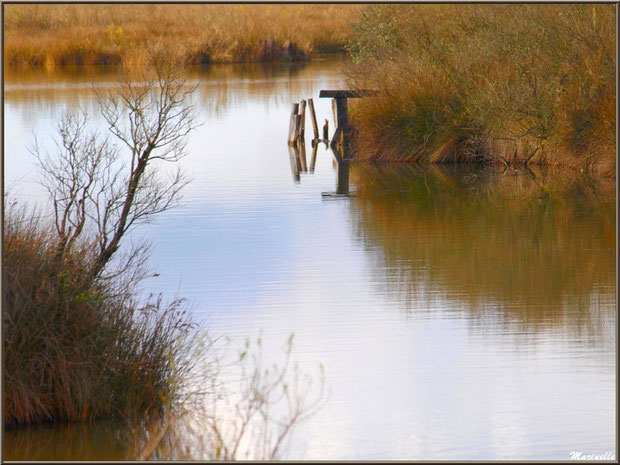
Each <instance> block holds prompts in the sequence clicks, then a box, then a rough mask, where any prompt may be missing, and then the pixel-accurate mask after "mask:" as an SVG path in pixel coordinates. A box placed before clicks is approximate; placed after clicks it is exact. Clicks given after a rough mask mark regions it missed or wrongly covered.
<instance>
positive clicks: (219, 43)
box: [4, 4, 363, 67]
mask: <svg viewBox="0 0 620 465" xmlns="http://www.w3.org/2000/svg"><path fill="white" fill-rule="evenodd" d="M362 8H363V6H360V5H310V4H308V5H251V4H247V5H216V4H211V5H187V4H186V5H179V4H155V5H131V4H107V5H106V4H99V5H71V4H56V5H45V4H29V5H5V6H4V12H5V24H4V31H5V45H4V47H5V48H4V60H5V65H6V66H9V67H19V66H34V67H41V66H46V67H53V66H56V65H67V64H76V65H82V64H119V63H122V64H123V65H126V66H134V65H135V66H139V65H141V64H143V62H144V57H145V51H146V50H147V49H148V48H149V47H151V46H153V45H158V46H161V47H163V48H166V49H168V50H170V51H174V52H175V53H179V54H181V55H182V57H183V58H185V59H187V60H189V61H190V62H193V63H200V64H204V63H210V62H240V61H276V60H303V59H306V58H308V56H309V54H311V53H313V52H330V51H342V49H343V46H344V44H345V42H346V40H347V39H348V38H349V33H350V28H349V23H350V22H352V21H355V20H356V19H357V17H358V15H359V12H360V11H361V9H362Z"/></svg>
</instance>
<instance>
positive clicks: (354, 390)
mask: <svg viewBox="0 0 620 465" xmlns="http://www.w3.org/2000/svg"><path fill="white" fill-rule="evenodd" d="M339 66H340V65H339V63H338V62H332V61H322V62H316V63H310V64H308V65H302V66H296V67H290V66H284V65H281V66H262V65H229V66H214V67H211V68H208V69H205V70H202V71H200V72H199V71H196V72H195V73H193V74H192V76H191V79H192V80H193V81H195V82H196V83H198V84H199V87H198V91H197V93H196V98H195V103H196V106H197V108H198V109H199V113H200V119H201V120H202V121H203V122H204V125H202V126H201V127H200V128H198V129H197V130H196V131H195V132H194V133H193V134H192V136H191V140H190V144H189V151H190V153H189V156H188V157H187V158H185V159H184V160H182V162H181V166H182V167H183V168H184V169H185V170H186V171H187V172H189V173H190V174H191V175H192V177H193V182H192V183H191V185H189V186H188V187H187V189H186V190H185V194H184V201H183V205H182V206H181V207H179V208H177V209H175V210H172V211H169V212H167V213H165V214H162V215H161V216H159V217H158V218H157V220H156V221H155V222H153V223H152V224H150V225H144V226H141V227H140V228H139V229H137V230H136V231H135V232H134V236H135V238H137V239H147V240H149V241H150V242H151V243H152V244H153V255H152V258H151V264H152V267H153V268H154V269H155V270H156V271H157V272H159V273H160V276H159V277H156V278H152V279H150V280H148V281H146V282H145V285H144V289H145V292H149V291H152V292H163V293H164V295H165V296H167V297H169V298H171V297H174V296H176V295H179V296H184V297H187V298H188V299H189V300H190V302H191V303H192V308H193V309H194V314H195V318H196V319H198V320H201V321H204V322H205V324H206V325H207V326H208V328H209V329H210V331H211V332H212V333H213V334H225V335H229V336H231V337H233V338H234V340H235V341H242V340H243V339H244V338H246V337H251V338H255V337H256V336H257V335H258V334H259V332H261V331H262V338H263V341H264V345H265V353H266V357H267V358H269V357H273V358H274V359H276V358H277V357H278V354H280V353H281V350H280V349H281V347H282V345H283V343H284V341H285V340H286V338H287V337H288V336H289V335H290V334H291V333H294V334H295V345H294V352H293V358H294V359H295V360H297V361H298V362H299V363H300V365H301V366H302V367H303V368H304V369H308V370H309V371H312V370H314V369H315V368H316V367H317V366H318V364H319V363H320V364H322V365H323V366H324V368H325V379H326V384H327V386H328V388H329V396H328V401H327V404H326V406H325V407H324V408H323V409H322V410H321V411H320V412H319V413H318V414H316V415H315V416H313V417H312V418H311V419H310V420H309V421H308V422H307V423H305V424H303V425H301V426H300V427H299V428H298V429H297V430H296V431H295V435H294V437H293V440H292V443H291V444H290V447H289V448H288V449H287V451H286V453H285V454H284V456H283V458H286V459H302V458H303V459H358V460H359V459H453V460H454V459H560V460H566V459H568V458H570V455H569V454H570V453H571V452H573V451H580V452H583V453H585V454H588V453H599V454H604V453H606V452H611V453H615V448H616V443H615V437H616V429H615V424H616V416H615V410H616V398H615V397H616V396H615V388H616V375H615V373H616V357H615V353H616V349H615V347H616V332H615V327H616V284H615V278H616V274H615V253H616V246H615V236H616V229H615V221H616V218H615V193H614V186H613V185H612V186H608V185H604V184H603V183H600V182H598V181H594V180H591V179H588V178H585V177H576V178H566V177H555V176H551V175H549V174H545V173H542V172H538V171H534V172H512V171H508V172H505V173H502V172H501V171H499V172H498V171H494V170H483V169H472V168H467V169H465V168H462V167H459V168H436V167H435V168H419V167H402V166H401V167H373V166H353V168H352V171H351V187H352V190H354V191H355V195H354V196H351V197H348V198H329V197H324V196H322V193H323V192H333V191H335V178H336V169H335V167H334V164H333V161H332V156H331V154H330V153H329V152H327V151H326V150H325V149H324V148H323V147H322V146H321V147H320V148H319V149H318V153H317V157H316V163H315V166H314V171H313V172H302V173H301V175H300V176H299V177H298V178H299V179H296V178H297V177H296V176H295V174H294V173H293V172H292V170H291V163H290V158H289V151H288V149H287V145H286V138H287V130H288V118H289V111H290V104H291V103H292V102H297V101H299V100H300V99H302V98H308V97H313V98H314V100H315V105H316V108H317V114H318V118H319V124H320V125H322V121H323V120H324V119H329V121H330V128H332V130H333V127H334V126H333V119H332V116H331V102H329V101H327V100H325V99H320V100H319V99H318V92H319V90H320V89H326V88H338V87H340V86H342V85H343V84H342V82H341V80H340V78H339ZM113 79H114V76H113V75H112V74H109V73H95V72H92V71H91V72H89V73H88V74H86V75H84V74H80V73H77V72H76V73H71V72H68V71H67V72H65V73H61V74H57V75H54V76H46V75H44V74H37V75H28V74H24V75H12V76H9V77H8V79H7V81H6V86H5V103H4V105H5V123H4V124H5V146H4V149H5V152H4V153H5V155H4V157H5V158H4V162H5V189H8V190H9V192H11V193H12V195H13V196H14V197H15V198H17V199H23V200H25V201H27V202H29V203H30V204H33V205H34V204H38V205H40V206H41V207H42V208H44V206H45V201H46V200H45V196H44V195H43V194H42V190H41V188H40V187H38V186H37V184H36V183H35V182H34V180H35V178H36V173H34V172H33V157H32V156H31V155H30V154H29V152H28V150H27V146H28V144H29V143H30V142H31V141H32V140H33V136H32V134H37V136H38V137H39V139H41V140H43V141H44V142H45V143H49V142H50V141H49V136H50V135H51V134H53V130H54V128H53V125H54V122H55V120H56V119H57V118H58V115H59V114H60V112H61V111H62V110H63V109H65V108H71V107H77V106H82V107H84V108H87V109H89V111H90V112H91V113H93V114H96V105H95V103H94V99H93V95H92V92H91V89H90V87H91V83H93V82H94V86H96V87H98V88H105V87H109V86H111V85H113V84H112V82H113ZM96 124H98V123H96ZM309 130H311V129H309ZM311 153H312V150H311V148H310V144H309V142H308V147H307V164H308V166H309V165H310V159H311ZM95 430H96V431H95ZM120 430H121V428H120V427H114V426H112V427H110V425H107V424H106V425H101V424H100V425H97V426H94V427H91V428H81V427H62V428H33V429H27V430H20V431H17V432H11V433H9V434H7V435H6V436H5V448H6V449H5V450H6V452H7V455H6V457H5V458H7V459H11V458H19V459H39V460H41V459H70V458H73V459H102V458H120V457H123V454H124V453H125V452H124V451H123V448H122V446H120V445H119V439H118V436H119V431H120Z"/></svg>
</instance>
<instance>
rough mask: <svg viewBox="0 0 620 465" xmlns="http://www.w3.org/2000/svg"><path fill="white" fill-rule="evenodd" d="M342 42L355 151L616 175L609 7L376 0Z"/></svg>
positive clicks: (367, 155) (399, 157)
mask: <svg viewBox="0 0 620 465" xmlns="http://www.w3.org/2000/svg"><path fill="white" fill-rule="evenodd" d="M354 29H355V36H354V39H353V40H352V41H351V43H350V44H349V46H348V49H349V51H350V52H351V54H352V57H353V63H352V66H351V67H350V68H349V73H348V80H349V85H350V86H351V87H352V88H377V89H380V90H381V95H380V96H379V97H377V98H372V99H360V100H358V101H354V102H352V105H351V106H352V119H353V121H354V123H355V125H356V126H357V128H358V132H357V134H358V135H359V137H358V140H357V143H358V148H359V152H360V154H362V155H361V156H362V157H364V158H369V159H373V160H392V161H424V162H434V163H447V162H460V161H475V162H491V163H500V164H505V165H519V164H521V165H522V164H528V163H529V164H544V165H562V166H570V167H573V168H586V169H591V170H593V171H596V172H599V173H601V174H605V175H613V174H615V124H616V120H615V106H616V97H615V66H616V64H615V58H614V57H615V38H616V36H615V9H614V7H613V6H612V5H444V4H442V5H378V6H372V7H370V8H369V9H368V10H367V11H366V12H365V13H364V14H363V15H362V18H361V20H360V22H358V23H357V24H356V25H355V26H354Z"/></svg>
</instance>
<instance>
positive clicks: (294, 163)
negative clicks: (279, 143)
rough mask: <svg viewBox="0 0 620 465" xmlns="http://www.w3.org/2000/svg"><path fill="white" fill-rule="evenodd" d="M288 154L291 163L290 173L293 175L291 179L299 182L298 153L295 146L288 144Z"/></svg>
mask: <svg viewBox="0 0 620 465" xmlns="http://www.w3.org/2000/svg"><path fill="white" fill-rule="evenodd" d="M288 154H289V158H290V161H291V173H292V174H293V179H294V180H295V181H299V152H298V150H297V147H296V144H289V146H288Z"/></svg>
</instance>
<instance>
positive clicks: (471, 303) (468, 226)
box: [352, 166, 615, 329]
mask: <svg viewBox="0 0 620 465" xmlns="http://www.w3.org/2000/svg"><path fill="white" fill-rule="evenodd" d="M352 177H353V179H354V181H355V184H356V186H357V188H358V190H357V192H358V197H357V199H358V200H357V203H356V204H354V205H356V208H355V209H354V214H355V215H356V217H357V220H358V222H359V231H358V233H359V235H360V236H361V238H362V239H363V240H364V241H365V242H368V243H371V244H377V245H379V246H380V247H379V250H380V251H381V255H380V257H381V258H380V260H383V261H385V263H384V266H382V267H381V269H384V270H385V272H386V273H387V275H386V276H384V277H382V278H383V279H384V280H385V281H386V285H387V286H388V287H390V288H396V291H398V293H399V294H400V295H401V296H403V301H404V302H405V303H406V305H407V306H409V305H411V303H412V302H413V301H414V300H419V299H423V298H425V297H424V296H427V297H428V296H431V295H432V294H433V292H434V291H439V292H440V294H441V295H442V296H444V298H448V299H454V300H455V301H457V302H463V301H464V302H465V303H466V304H467V306H468V307H469V308H470V309H471V310H472V311H478V310H480V309H482V308H484V307H485V306H489V305H490V306H493V307H498V308H500V309H501V312H502V313H501V314H502V315H503V317H504V318H505V319H506V320H507V321H516V322H518V323H523V324H526V325H534V326H537V327H543V326H545V325H559V324H567V325H569V326H570V327H571V328H573V329H578V328H581V327H583V326H587V325H589V324H590V323H589V322H591V320H592V318H593V315H592V310H593V309H595V308H598V307H599V306H600V307H601V308H603V309H613V302H614V295H615V271H614V257H615V214H614V202H613V198H614V196H613V189H614V186H613V185H609V186H605V185H601V184H600V183H595V182H593V181H592V180H591V179H588V178H581V179H567V178H561V179H556V178H553V177H551V176H541V174H540V173H538V174H535V173H532V172H508V173H505V174H504V175H500V174H499V173H497V172H493V171H490V170H483V171H480V170H474V169H469V170H464V169H463V168H462V167H461V168H459V169H458V170H457V169H451V168H450V169H448V168H441V169H440V168H439V167H431V169H422V168H417V167H397V168H393V167H392V168H383V169H377V168H375V167H368V166H366V167H357V168H356V169H355V170H354V171H353V173H352ZM610 194H611V195H610Z"/></svg>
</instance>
